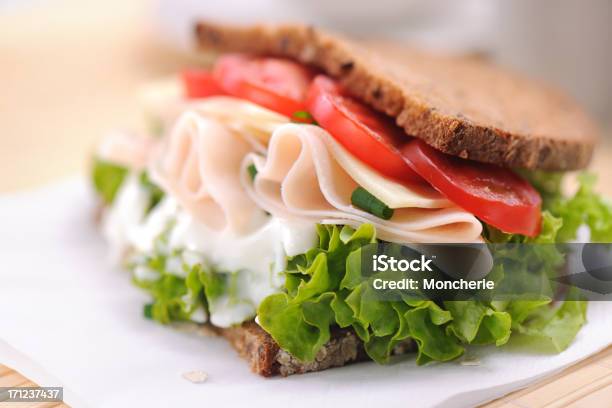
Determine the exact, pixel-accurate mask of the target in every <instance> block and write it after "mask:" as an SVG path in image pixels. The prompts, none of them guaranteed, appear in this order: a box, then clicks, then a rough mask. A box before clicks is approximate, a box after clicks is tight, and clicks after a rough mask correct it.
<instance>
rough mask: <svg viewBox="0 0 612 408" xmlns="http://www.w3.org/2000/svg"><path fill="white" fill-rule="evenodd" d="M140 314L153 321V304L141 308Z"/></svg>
mask: <svg viewBox="0 0 612 408" xmlns="http://www.w3.org/2000/svg"><path fill="white" fill-rule="evenodd" d="M142 314H143V315H144V317H146V318H147V319H153V303H147V304H146V305H144V307H143V308H142Z"/></svg>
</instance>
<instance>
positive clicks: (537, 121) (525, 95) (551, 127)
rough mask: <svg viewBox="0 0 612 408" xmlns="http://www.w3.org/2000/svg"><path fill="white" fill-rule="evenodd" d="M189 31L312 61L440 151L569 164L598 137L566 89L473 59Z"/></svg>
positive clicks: (268, 32) (235, 48)
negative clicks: (559, 89)
mask: <svg viewBox="0 0 612 408" xmlns="http://www.w3.org/2000/svg"><path fill="white" fill-rule="evenodd" d="M195 32H196V39H197V44H198V46H199V47H200V49H202V50H211V51H217V52H248V53H253V54H261V55H274V56H281V57H287V58H291V59H294V60H297V61H300V62H302V63H304V64H309V65H312V66H315V67H317V68H319V69H321V70H322V71H324V72H325V73H327V74H328V75H330V76H332V77H335V78H338V79H339V80H340V81H341V82H342V83H343V84H344V86H345V87H346V88H347V89H348V90H349V92H350V93H351V94H352V95H354V96H355V97H357V98H359V99H361V100H362V101H364V102H366V103H367V104H368V105H370V106H372V107H373V108H374V109H376V110H379V111H381V112H385V113H386V114H387V115H390V116H392V117H394V118H395V121H396V123H397V124H398V125H399V126H401V127H402V128H403V129H404V130H405V131H406V133H407V134H408V135H411V136H415V137H418V138H420V139H423V140H424V141H426V142H427V143H428V144H430V145H431V146H433V147H435V148H436V149H438V150H440V151H442V152H444V153H447V154H451V155H455V156H459V157H463V158H468V159H471V160H477V161H481V162H487V163H494V164H498V165H502V166H504V167H515V168H526V169H541V170H549V171H565V170H576V169H580V168H583V167H585V166H586V165H587V164H588V163H589V161H590V158H591V155H592V152H593V148H594V145H595V142H596V139H597V136H596V135H597V129H596V127H595V125H594V124H593V123H592V121H591V120H590V119H589V117H588V116H587V115H586V114H585V113H584V112H583V111H582V110H581V109H580V107H578V106H577V105H576V104H575V103H574V102H572V101H571V100H570V99H569V98H567V97H566V96H565V95H563V94H562V93H560V92H559V91H557V90H554V89H551V88H549V87H547V86H545V85H542V84H539V83H537V82H534V81H532V80H530V79H527V78H525V77H522V76H520V75H518V74H516V73H513V72H510V71H507V70H504V69H502V68H499V67H497V66H494V65H493V64H491V63H488V62H486V61H482V60H479V59H476V58H467V57H456V56H442V55H434V54H431V53H427V52H423V51H420V50H416V49H411V48H407V47H405V46H401V45H399V44H393V43H383V42H377V43H374V42H357V41H352V40H348V39H346V38H343V37H342V36H339V35H337V34H332V33H329V32H326V31H322V30H319V29H315V28H313V27H311V26H303V25H298V24H289V25H253V26H248V27H239V26H230V25H221V24H213V23H208V22H200V23H198V24H197V25H196V30H195Z"/></svg>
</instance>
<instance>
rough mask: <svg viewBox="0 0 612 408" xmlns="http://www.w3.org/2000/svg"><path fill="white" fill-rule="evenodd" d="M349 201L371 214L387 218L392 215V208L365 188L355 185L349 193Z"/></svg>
mask: <svg viewBox="0 0 612 408" xmlns="http://www.w3.org/2000/svg"><path fill="white" fill-rule="evenodd" d="M351 203H352V204H353V205H354V206H355V207H358V208H361V209H362V210H364V211H367V212H369V213H370V214H372V215H375V216H377V217H378V218H382V219H383V220H388V219H390V218H391V217H393V209H392V208H389V206H388V205H387V204H385V203H383V202H382V201H380V200H379V199H378V198H376V197H374V196H373V195H372V194H370V193H369V192H368V191H367V190H366V189H365V188H363V187H357V188H356V189H355V191H353V194H351Z"/></svg>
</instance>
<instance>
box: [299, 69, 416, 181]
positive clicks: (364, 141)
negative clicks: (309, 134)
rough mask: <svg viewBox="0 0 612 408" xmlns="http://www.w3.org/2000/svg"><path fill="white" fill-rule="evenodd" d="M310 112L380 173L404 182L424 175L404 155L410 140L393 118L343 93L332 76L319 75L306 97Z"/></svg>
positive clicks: (349, 148) (350, 149)
mask: <svg viewBox="0 0 612 408" xmlns="http://www.w3.org/2000/svg"><path fill="white" fill-rule="evenodd" d="M306 106H307V108H308V112H310V114H311V115H312V116H313V117H314V119H315V120H316V121H317V122H318V123H319V125H321V127H323V128H324V129H325V130H327V131H328V132H329V133H330V134H331V135H332V136H333V137H334V139H336V140H337V141H338V142H339V143H340V144H341V145H342V146H344V147H345V148H346V149H347V150H348V151H349V152H351V153H352V154H353V155H354V156H356V157H357V158H358V159H359V160H361V161H363V162H364V163H366V164H368V165H369V166H370V167H372V168H374V169H375V170H377V171H378V172H380V173H381V174H383V175H385V176H387V177H391V178H394V179H396V180H399V181H405V182H412V183H414V182H419V183H422V182H423V179H422V178H421V177H420V176H419V175H418V174H417V173H415V172H414V171H413V170H412V168H411V167H410V166H409V165H408V164H407V163H406V161H405V160H404V159H403V158H402V156H401V154H400V152H399V147H400V146H402V145H403V144H404V143H406V141H408V140H410V139H409V138H408V137H407V136H406V134H405V133H404V131H403V130H402V129H400V128H399V127H397V126H395V124H394V123H393V120H392V119H391V118H388V117H386V116H384V115H383V114H381V113H378V112H376V111H374V110H372V109H370V108H369V107H368V106H366V105H364V104H362V103H360V102H358V101H357V100H355V99H353V98H351V97H348V96H346V95H344V92H343V90H342V88H341V87H340V85H339V84H338V83H337V82H335V81H334V80H333V79H331V78H329V77H326V76H324V75H318V76H317V77H316V78H315V79H314V81H313V82H312V84H311V86H310V89H309V91H308V98H307V100H306Z"/></svg>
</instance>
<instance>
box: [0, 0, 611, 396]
mask: <svg viewBox="0 0 612 408" xmlns="http://www.w3.org/2000/svg"><path fill="white" fill-rule="evenodd" d="M32 3H33V5H31V6H29V7H31V8H32V10H29V9H28V8H27V7H24V8H23V9H17V10H15V11H6V12H4V13H3V14H2V13H0V85H1V87H0V193H2V192H11V191H16V190H20V189H26V188H32V187H35V186H39V185H41V184H44V183H48V182H50V181H53V180H57V179H59V178H61V177H65V176H67V175H70V174H74V173H78V172H82V173H84V172H85V171H86V168H87V162H88V159H89V157H90V152H91V151H92V149H93V147H94V145H95V143H96V141H97V140H99V138H100V137H101V135H103V134H104V133H105V132H107V131H108V130H110V129H112V128H114V127H117V126H121V127H131V126H136V125H137V124H139V123H140V119H141V117H140V114H141V112H140V111H139V107H138V104H137V103H136V99H135V94H136V91H137V89H138V87H140V86H141V85H143V84H145V83H146V82H148V81H150V80H151V79H154V78H158V77H162V76H164V75H167V74H170V73H172V72H175V71H176V70H178V69H180V68H181V67H184V66H186V65H189V64H193V63H194V61H195V59H194V57H193V56H190V55H186V54H181V53H179V52H177V51H175V50H173V49H171V48H170V47H168V46H166V45H165V44H164V42H163V39H160V38H157V37H156V35H155V34H154V32H153V30H152V27H150V26H149V25H148V23H147V21H150V19H148V18H147V17H148V16H149V15H150V13H151V10H150V8H149V6H148V4H147V2H146V1H144V0H131V1H120V0H108V1H105V2H83V1H77V0H56V1H53V2H46V3H41V5H36V6H35V3H36V2H32ZM34 7H36V8H34ZM609 139H611V138H609ZM592 168H593V169H594V171H596V172H597V173H598V174H600V183H599V186H598V188H599V189H600V190H601V191H602V192H604V193H606V194H608V195H609V196H611V197H612V183H610V181H609V180H610V175H612V147H611V146H610V144H605V143H604V144H602V146H601V147H600V148H599V149H598V150H597V152H596V155H595V158H594V161H593V164H592ZM611 330H612V329H611ZM1 363H2V362H1V361H0V386H5V385H18V384H26V381H28V380H27V379H26V378H25V377H22V376H21V375H20V374H19V373H16V372H14V371H13V370H12V369H11V368H9V367H6V366H2V365H1ZM4 406H17V404H13V405H10V404H9V405H7V403H1V402H0V407H4ZM18 406H19V407H28V406H32V405H28V404H25V403H20V404H18ZM41 406H45V405H41ZM49 406H59V405H57V404H56V405H49ZM61 406H65V405H61ZM488 406H490V407H523V408H525V407H543V406H547V407H553V406H554V407H561V406H572V407H612V348H608V349H607V350H605V351H603V352H601V353H600V354H598V355H596V356H593V357H591V358H589V359H588V360H586V361H583V362H581V363H579V364H577V365H576V366H574V367H571V368H570V369H568V370H565V371H564V372H562V373H561V374H559V375H556V376H554V377H552V378H549V379H547V380H545V381H543V382H540V383H537V384H533V385H532V386H530V387H528V388H526V389H525V390H522V391H519V392H516V393H513V394H510V395H509V396H506V397H505V398H502V399H501V400H499V401H497V402H494V403H492V404H489V405H488Z"/></svg>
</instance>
